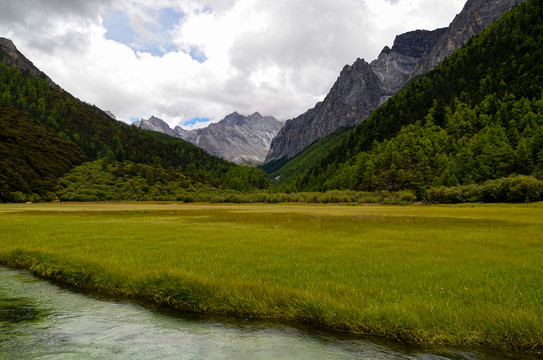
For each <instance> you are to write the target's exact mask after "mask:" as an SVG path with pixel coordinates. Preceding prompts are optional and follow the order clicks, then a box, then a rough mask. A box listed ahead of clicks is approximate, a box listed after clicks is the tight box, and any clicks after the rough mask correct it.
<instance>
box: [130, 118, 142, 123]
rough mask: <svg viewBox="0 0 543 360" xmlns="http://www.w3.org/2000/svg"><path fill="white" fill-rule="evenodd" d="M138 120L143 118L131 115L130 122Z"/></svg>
mask: <svg viewBox="0 0 543 360" xmlns="http://www.w3.org/2000/svg"><path fill="white" fill-rule="evenodd" d="M138 120H141V118H137V117H133V116H130V123H133V122H136V121H138Z"/></svg>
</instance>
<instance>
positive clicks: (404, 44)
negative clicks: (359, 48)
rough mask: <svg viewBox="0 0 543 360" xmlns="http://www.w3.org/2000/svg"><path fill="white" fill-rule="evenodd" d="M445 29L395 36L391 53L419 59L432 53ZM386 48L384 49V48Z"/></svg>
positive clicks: (416, 31) (417, 31)
mask: <svg viewBox="0 0 543 360" xmlns="http://www.w3.org/2000/svg"><path fill="white" fill-rule="evenodd" d="M446 30H447V28H442V29H437V30H434V31H428V30H415V31H410V32H407V33H405V34H401V35H398V36H396V38H395V39H394V45H393V46H392V49H391V51H396V52H399V53H400V54H402V55H405V56H410V57H415V58H421V57H422V56H424V55H426V54H428V53H429V52H430V51H432V49H433V47H434V46H435V44H436V43H437V42H438V41H439V39H440V38H441V37H442V36H443V34H444V33H445V31H446ZM385 48H386V47H385Z"/></svg>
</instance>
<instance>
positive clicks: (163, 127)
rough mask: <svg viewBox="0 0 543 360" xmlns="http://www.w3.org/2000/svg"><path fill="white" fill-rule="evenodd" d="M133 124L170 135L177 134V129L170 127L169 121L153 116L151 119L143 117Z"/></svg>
mask: <svg viewBox="0 0 543 360" xmlns="http://www.w3.org/2000/svg"><path fill="white" fill-rule="evenodd" d="M132 126H136V127H139V128H142V129H145V130H151V131H157V132H161V133H163V134H168V135H170V136H175V134H176V133H175V131H174V130H172V128H170V125H168V123H167V122H165V121H164V120H162V119H160V118H158V117H156V116H151V117H150V118H149V119H147V120H146V119H141V120H138V121H135V122H134V123H132Z"/></svg>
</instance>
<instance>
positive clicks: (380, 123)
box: [297, 0, 543, 196]
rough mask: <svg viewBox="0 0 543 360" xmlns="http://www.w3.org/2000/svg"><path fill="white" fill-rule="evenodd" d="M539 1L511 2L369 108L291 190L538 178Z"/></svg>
mask: <svg viewBox="0 0 543 360" xmlns="http://www.w3.org/2000/svg"><path fill="white" fill-rule="evenodd" d="M542 30H543V1H541V0H532V1H528V2H527V3H525V4H521V5H518V6H517V7H515V8H514V9H513V10H512V11H510V12H508V13H505V14H504V15H503V16H502V18H501V19H499V20H498V21H496V22H495V23H494V24H493V25H491V26H489V27H488V28H487V29H486V30H485V31H483V32H482V33H481V34H479V35H478V36H477V37H475V38H473V39H472V40H471V41H470V42H469V43H468V44H467V45H466V46H464V47H463V48H461V49H460V50H458V51H457V52H455V53H454V54H453V55H451V56H450V57H449V58H448V59H446V60H445V61H444V62H443V63H442V64H441V65H439V66H438V67H437V68H436V69H435V70H434V71H433V72H431V73H430V74H428V75H426V76H424V77H422V78H419V79H417V80H415V81H413V82H412V83H410V84H409V85H408V86H406V87H405V88H404V89H403V90H402V91H401V92H400V93H398V94H397V95H396V96H394V97H393V98H392V99H390V100H389V101H388V102H387V103H385V104H384V105H383V106H381V107H380V108H378V109H377V110H376V111H375V112H374V113H373V114H372V115H371V116H370V118H368V120H366V121H365V122H363V123H362V124H361V125H359V126H358V127H357V128H355V129H354V130H353V131H351V132H350V133H349V135H348V137H347V138H346V140H345V141H344V142H343V144H342V145H340V146H338V147H336V148H335V149H334V150H333V151H332V152H330V153H329V154H328V155H327V156H325V157H324V158H323V159H322V160H321V161H319V162H318V164H316V165H315V166H313V167H312V168H311V169H309V170H308V171H306V172H305V173H304V174H303V175H302V176H300V177H298V179H297V187H298V189H304V190H310V189H311V190H327V189H355V190H381V189H384V190H399V189H412V190H415V191H416V192H417V193H418V194H419V196H420V195H422V194H423V192H424V191H425V190H426V189H428V188H429V187H431V186H440V185H445V186H454V185H465V184H472V183H482V182H484V181H486V180H490V179H497V178H501V177H505V176H509V175H511V174H526V175H535V176H536V177H542V176H543V62H541V59H543V31H542Z"/></svg>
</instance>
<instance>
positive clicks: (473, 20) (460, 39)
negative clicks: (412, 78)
mask: <svg viewBox="0 0 543 360" xmlns="http://www.w3.org/2000/svg"><path fill="white" fill-rule="evenodd" d="M525 1H526V0H468V1H467V2H466V4H465V5H464V8H463V9H462V11H461V12H460V13H459V14H458V15H456V17H455V18H454V20H453V21H452V23H451V24H450V25H449V27H448V28H447V31H446V32H445V34H444V35H443V36H442V37H441V39H440V40H439V42H438V43H437V44H436V46H434V48H433V49H432V51H431V52H429V54H428V56H426V57H424V58H423V59H422V60H421V61H420V63H419V64H418V65H417V67H416V69H415V71H414V72H413V75H419V74H425V73H427V72H430V71H432V70H433V69H434V68H435V67H436V66H437V65H438V64H439V63H440V62H442V61H443V60H444V59H445V58H446V57H447V56H449V55H450V54H452V53H453V52H454V51H456V50H457V49H459V48H460V47H462V46H463V45H464V44H466V43H467V42H468V41H469V39H471V38H472V37H473V36H475V35H477V34H478V33H480V32H481V31H483V30H484V28H486V27H487V26H488V25H490V24H492V23H493V22H494V21H495V20H497V19H498V18H499V17H500V16H501V15H502V14H503V13H504V12H506V11H508V10H511V8H512V7H513V6H515V5H518V4H520V3H522V2H525Z"/></svg>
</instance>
